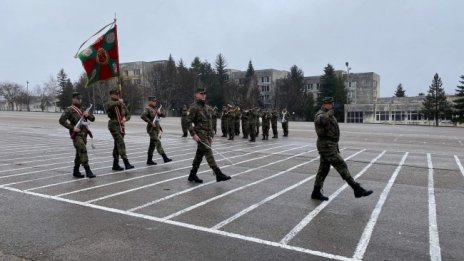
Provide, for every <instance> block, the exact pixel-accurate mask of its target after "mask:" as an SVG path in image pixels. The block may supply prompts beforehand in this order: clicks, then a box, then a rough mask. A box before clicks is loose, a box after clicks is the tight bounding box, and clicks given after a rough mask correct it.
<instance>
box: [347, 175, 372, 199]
mask: <svg viewBox="0 0 464 261" xmlns="http://www.w3.org/2000/svg"><path fill="white" fill-rule="evenodd" d="M346 182H347V183H348V185H350V187H351V188H353V192H354V197H355V198H360V197H367V196H369V195H370V194H372V193H373V192H374V191H372V190H365V189H364V188H363V187H361V184H359V183H357V182H356V181H354V179H353V178H349V179H347V180H346Z"/></svg>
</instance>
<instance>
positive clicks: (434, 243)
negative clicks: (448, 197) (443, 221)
mask: <svg viewBox="0 0 464 261" xmlns="http://www.w3.org/2000/svg"><path fill="white" fill-rule="evenodd" d="M427 163H428V167H429V178H428V194H429V244H430V260H432V261H440V260H441V249H440V241H439V238H438V225H437V206H436V203H435V191H434V184H433V164H432V156H431V155H430V153H427Z"/></svg>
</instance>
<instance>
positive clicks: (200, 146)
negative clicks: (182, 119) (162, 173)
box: [188, 88, 230, 183]
mask: <svg viewBox="0 0 464 261" xmlns="http://www.w3.org/2000/svg"><path fill="white" fill-rule="evenodd" d="M195 99H196V101H195V103H194V104H192V105H191V106H190V108H189V117H188V128H189V132H190V135H192V138H193V140H195V141H196V142H197V152H196V154H195V158H194V159H193V163H192V170H190V175H189V177H188V181H190V182H195V183H203V180H201V179H200V178H198V176H197V172H198V168H199V167H200V164H201V161H202V160H203V156H205V158H206V161H207V162H208V165H209V166H210V168H211V169H213V171H214V174H215V175H216V181H217V182H220V181H226V180H229V179H230V177H229V176H226V175H224V173H222V171H221V169H219V167H218V166H217V165H216V161H215V160H214V156H213V151H212V150H211V145H212V143H213V137H214V133H213V129H212V127H211V115H210V114H209V112H208V110H207V108H206V104H205V100H206V90H205V89H203V88H197V89H196V92H195Z"/></svg>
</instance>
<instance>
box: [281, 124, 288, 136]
mask: <svg viewBox="0 0 464 261" xmlns="http://www.w3.org/2000/svg"><path fill="white" fill-rule="evenodd" d="M282 129H283V130H284V136H288V122H282Z"/></svg>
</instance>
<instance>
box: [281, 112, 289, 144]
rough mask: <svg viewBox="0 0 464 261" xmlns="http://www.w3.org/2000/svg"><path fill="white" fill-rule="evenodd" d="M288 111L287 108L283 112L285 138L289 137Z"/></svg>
mask: <svg viewBox="0 0 464 261" xmlns="http://www.w3.org/2000/svg"><path fill="white" fill-rule="evenodd" d="M288 116H289V115H288V111H287V108H284V109H283V110H282V119H281V121H282V129H283V130H284V137H288Z"/></svg>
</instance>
